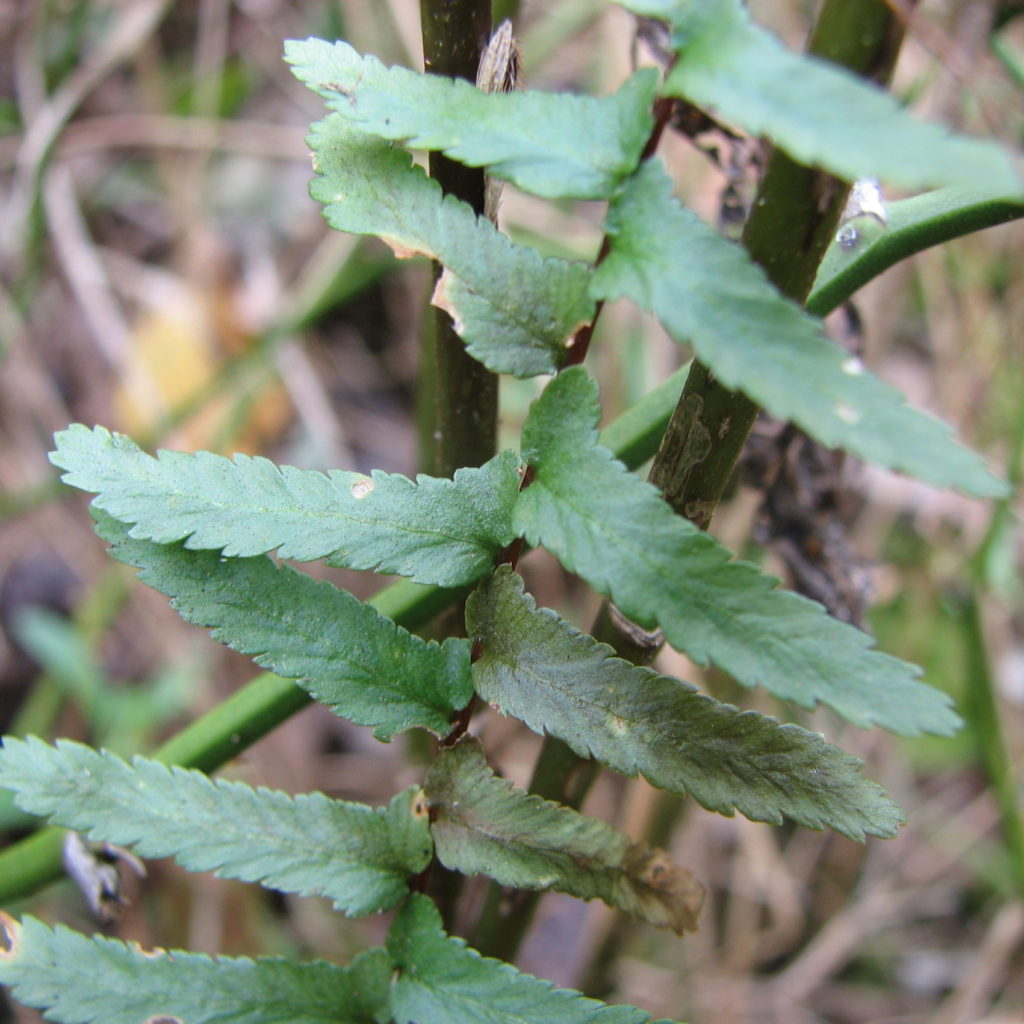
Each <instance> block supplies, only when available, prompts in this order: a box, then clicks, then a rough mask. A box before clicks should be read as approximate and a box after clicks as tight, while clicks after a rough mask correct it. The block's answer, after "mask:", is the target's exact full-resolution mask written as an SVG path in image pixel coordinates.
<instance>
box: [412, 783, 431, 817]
mask: <svg viewBox="0 0 1024 1024" xmlns="http://www.w3.org/2000/svg"><path fill="white" fill-rule="evenodd" d="M411 810H412V816H413V817H414V818H429V817H430V807H429V806H428V804H427V794H426V793H424V792H423V790H422V789H418V790H417V791H416V792H415V793H414V794H413V797H412V808H411Z"/></svg>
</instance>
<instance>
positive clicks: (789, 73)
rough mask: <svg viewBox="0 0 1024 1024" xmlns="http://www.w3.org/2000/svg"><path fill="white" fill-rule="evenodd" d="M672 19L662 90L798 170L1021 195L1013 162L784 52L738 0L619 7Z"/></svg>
mask: <svg viewBox="0 0 1024 1024" xmlns="http://www.w3.org/2000/svg"><path fill="white" fill-rule="evenodd" d="M620 2H621V3H622V6H624V7H627V8H629V9H630V10H632V11H634V12H636V13H637V14H646V15H651V16H653V17H659V18H662V19H665V20H668V21H669V22H670V23H671V25H672V27H673V34H672V45H673V49H674V50H675V52H676V54H677V55H678V59H677V60H676V62H675V64H674V65H673V67H672V69H671V71H670V72H669V74H668V78H667V80H666V82H665V92H666V94H667V95H670V96H681V97H684V98H685V99H687V100H689V101H690V102H691V103H695V104H696V105H697V106H699V107H704V108H707V109H709V110H712V111H714V112H715V113H716V114H717V115H718V116H719V117H721V118H722V119H724V120H726V121H729V122H731V123H732V124H735V125H738V126H739V127H741V128H743V129H744V130H745V131H747V132H750V133H751V134H752V135H765V136H767V137H768V138H770V139H771V140H772V141H774V142H775V143H777V144H778V145H779V146H780V147H781V148H782V149H784V150H785V151H786V152H787V153H789V154H790V156H792V157H794V158H795V159H796V160H798V161H800V162H801V163H805V164H810V165H816V166H820V167H824V168H825V169H826V170H829V171H832V172H833V173H834V174H836V175H838V176H839V177H841V178H844V179H846V180H851V181H852V180H854V179H856V178H862V177H871V176H873V177H877V178H881V179H882V180H883V181H886V182H889V183H891V184H892V185H897V186H900V187H902V188H907V189H921V188H929V187H932V186H939V185H975V186H978V187H982V188H993V189H996V190H998V191H1000V192H1005V193H1006V194H1007V195H1013V194H1020V193H1021V192H1022V191H1024V181H1022V178H1021V174H1020V171H1019V169H1018V168H1015V166H1014V159H1013V157H1011V155H1010V154H1009V153H1008V152H1006V151H1005V150H1003V149H1002V148H1000V147H999V146H997V145H996V144H994V143H992V142H988V141H983V140H979V139H972V138H968V137H966V136H954V135H952V134H951V133H950V132H949V131H948V130H947V129H946V128H945V127H943V126H941V125H936V124H929V123H927V122H924V121H919V120H917V119H916V118H914V117H912V116H911V115H910V114H908V113H907V112H906V111H904V110H903V109H902V108H901V107H900V106H899V104H898V103H897V102H896V100H895V99H893V98H892V97H891V96H889V95H888V94H887V93H885V92H883V91H882V90H881V89H878V88H876V87H875V86H873V85H870V84H868V83H866V82H865V81H864V80H863V79H861V78H858V77H857V76H855V75H853V74H852V73H851V72H849V71H846V70H845V69H843V68H840V67H837V66H836V65H834V64H830V63H827V62H826V61H824V60H821V59H819V58H816V57H812V56H808V55H805V54H797V53H794V52H792V51H791V50H788V49H786V48H785V47H784V46H782V44H781V43H779V41H778V40H777V39H775V37H774V36H772V35H771V34H770V33H768V32H766V31H765V30H764V29H762V28H761V27H760V26H758V25H756V24H754V23H753V22H752V21H751V20H750V17H749V15H748V14H747V11H746V8H745V7H744V5H743V4H742V3H741V0H620Z"/></svg>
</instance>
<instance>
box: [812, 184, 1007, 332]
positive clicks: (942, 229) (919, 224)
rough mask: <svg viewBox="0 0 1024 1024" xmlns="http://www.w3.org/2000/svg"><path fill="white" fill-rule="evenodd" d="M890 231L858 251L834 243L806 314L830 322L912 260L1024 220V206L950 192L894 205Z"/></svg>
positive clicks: (879, 232)
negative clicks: (863, 290) (861, 292)
mask: <svg viewBox="0 0 1024 1024" xmlns="http://www.w3.org/2000/svg"><path fill="white" fill-rule="evenodd" d="M887 212H888V220H887V225H886V226H885V227H882V225H880V224H878V225H874V224H869V225H868V226H867V227H868V229H869V230H870V232H871V235H872V237H870V238H865V239H864V241H863V242H862V244H861V245H860V246H858V247H856V248H854V249H849V250H848V249H844V248H843V246H841V245H840V244H839V243H838V242H837V241H833V243H832V245H831V246H830V247H829V250H828V252H827V253H826V254H825V258H824V259H823V260H822V261H821V266H820V268H819V269H818V276H817V279H816V280H815V282H814V290H813V291H812V292H811V294H810V296H809V297H808V299H807V310H808V312H810V313H814V315H815V316H827V315H828V314H829V313H831V312H832V310H834V309H836V308H837V307H838V306H839V305H841V304H842V303H843V302H845V301H846V300H847V299H848V298H850V296H851V295H853V293H854V292H855V291H857V289H858V288H860V287H862V286H863V285H865V284H867V282H868V281H871V280H873V279H874V278H876V277H878V275H879V274H881V273H883V272H884V271H886V270H888V269H889V268H890V267H891V266H892V265H893V264H895V263H899V262H900V260H905V259H906V258H907V257H908V256H913V255H914V254H915V253H919V252H922V251H923V250H924V249H930V248H931V247H932V246H934V245H941V244H942V243H943V242H948V241H950V240H951V239H953V238H960V237H961V236H962V235H967V234H970V233H971V232H973V231H981V230H982V229H984V228H990V227H995V226H997V225H999V224H1006V223H1008V222H1009V221H1012V220H1017V219H1018V218H1020V217H1024V202H1022V201H1021V200H1019V199H1009V198H1005V197H1003V196H994V195H990V194H988V193H985V192H981V191H978V190H977V189H968V188H960V187H951V188H943V189H939V190H937V191H935V192H926V193H925V194H924V195H920V196H914V197H913V198H912V199H902V200H899V201H897V202H895V203H890V204H889V207H888V211H887Z"/></svg>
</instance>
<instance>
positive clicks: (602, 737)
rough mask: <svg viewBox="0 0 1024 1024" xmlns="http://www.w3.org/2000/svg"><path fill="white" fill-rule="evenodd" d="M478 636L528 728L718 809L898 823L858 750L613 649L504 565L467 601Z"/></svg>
mask: <svg viewBox="0 0 1024 1024" xmlns="http://www.w3.org/2000/svg"><path fill="white" fill-rule="evenodd" d="M466 621H467V626H468V628H469V629H470V630H471V633H472V636H473V638H474V639H475V640H477V641H479V642H480V643H481V645H482V647H483V653H482V655H481V657H480V658H479V659H478V660H477V661H476V662H474V664H473V677H474V679H475V681H476V687H477V692H478V693H479V694H480V696H481V697H482V698H483V699H484V700H486V701H488V702H489V703H492V704H495V705H497V706H498V707H499V708H500V709H501V710H502V711H503V712H504V713H505V714H509V715H514V716H515V717H517V718H521V719H522V720H523V721H524V722H525V723H526V724H527V725H528V726H529V727H530V728H531V729H533V730H534V731H535V732H539V733H541V734H543V733H545V732H548V733H550V734H551V735H553V736H557V737H558V738H559V739H561V740H564V741H565V742H566V743H568V744H569V746H570V747H572V749H573V750H574V751H576V753H577V754H579V755H580V756H582V757H593V758H595V759H596V760H598V761H600V762H601V763H602V764H605V765H607V766H608V767H609V768H614V769H615V770H616V771H620V772H624V773H625V774H627V775H636V774H637V773H638V772H639V773H641V774H643V775H644V777H645V778H647V779H649V780H650V782H652V783H653V784H654V785H655V786H658V787H659V788H661V789H666V790H668V791H670V792H673V793H690V794H691V795H692V796H693V797H694V799H696V800H697V801H698V802H699V803H700V804H701V805H703V806H704V807H706V808H708V809H709V810H712V811H717V812H719V813H720V814H727V815H731V814H732V813H733V812H734V811H737V810H738V811H739V812H740V813H741V814H744V815H746V817H748V818H751V819H753V820H754V821H769V822H773V823H776V824H778V823H779V822H781V821H782V816H783V815H786V816H787V817H790V818H792V819H793V820H794V821H797V822H799V823H800V824H802V825H807V826H808V827H810V828H832V829H835V830H836V831H837V832H842V833H843V834H844V835H847V836H850V837H851V838H852V839H863V838H864V835H865V834H870V835H878V836H892V835H895V833H896V830H897V828H898V826H899V824H900V823H901V822H902V820H903V817H902V815H901V813H900V810H899V808H898V807H897V806H896V805H895V804H894V803H893V802H892V801H891V800H890V799H889V798H888V797H887V796H886V795H885V793H884V791H883V790H882V789H881V787H879V786H877V785H876V784H875V783H873V782H870V781H868V780H867V779H865V778H864V777H863V776H862V775H861V774H860V764H861V762H860V761H858V760H857V759H856V758H854V757H851V756H850V755H848V754H845V753H843V752H842V751H841V750H839V749H838V748H836V747H833V746H831V745H830V744H828V743H826V742H825V740H824V739H823V738H822V737H821V736H820V735H819V734H818V733H813V732H808V731H807V730H806V729H802V728H800V727H799V726H796V725H781V724H780V723H779V722H777V721H776V720H775V719H774V718H769V717H767V716H766V715H761V714H758V713H757V712H755V711H740V710H738V709H737V708H734V707H732V706H731V705H729V704H720V703H718V701H715V700H712V698H710V697H707V696H705V695H704V694H701V693H698V692H697V691H696V690H695V689H693V687H692V686H690V685H689V684H688V683H684V682H683V681H682V680H679V679H674V678H672V677H670V676H661V675H658V674H657V673H656V672H654V671H653V670H652V669H649V668H643V667H638V666H636V665H632V664H630V663H629V662H628V661H623V660H622V659H620V658H616V657H615V656H614V654H615V652H614V651H613V650H612V648H611V647H608V646H607V645H606V644H601V643H598V641H596V640H595V639H594V638H593V637H590V636H587V635H586V634H585V633H580V632H579V631H578V630H576V629H575V628H574V627H573V626H571V625H570V624H569V623H568V622H565V621H564V620H563V619H560V618H559V617H558V616H557V615H556V614H555V613H554V612H553V611H551V610H550V609H540V610H538V609H537V606H536V604H535V603H534V600H533V598H532V597H530V595H528V594H524V593H523V582H522V579H521V578H520V577H519V576H517V575H515V573H513V572H511V571H509V570H508V569H507V568H506V567H502V568H500V569H499V570H498V571H497V572H496V573H495V575H494V576H493V577H491V578H490V579H486V580H483V581H481V583H480V584H479V587H478V588H477V590H476V591H474V592H473V594H472V595H471V596H470V599H469V602H468V604H467V607H466Z"/></svg>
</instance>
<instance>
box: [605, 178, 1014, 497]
mask: <svg viewBox="0 0 1024 1024" xmlns="http://www.w3.org/2000/svg"><path fill="white" fill-rule="evenodd" d="M607 231H608V235H609V237H610V239H611V251H610V252H609V254H608V257H607V258H606V259H605V260H604V262H603V263H602V264H601V265H600V266H599V267H598V268H597V270H596V272H595V276H594V281H593V288H592V290H593V294H594V296H595V297H596V298H599V299H614V298H619V297H621V296H623V295H625V296H628V297H629V298H630V299H632V300H633V301H634V302H635V303H637V305H639V306H641V307H642V308H644V309H646V310H649V311H651V312H653V313H654V314H655V315H656V316H657V317H658V318H659V319H660V320H661V322H662V323H663V324H664V325H665V327H666V329H667V330H668V332H669V333H670V334H671V335H672V336H673V337H674V338H675V339H676V340H677V341H679V342H682V343H684V344H689V345H692V347H693V350H694V352H695V353H696V354H697V358H699V359H700V360H701V361H702V362H703V363H704V364H706V365H707V366H708V367H709V368H710V369H711V370H712V371H713V372H714V374H715V376H716V377H717V378H718V379H719V380H721V381H722V383H723V384H725V385H727V386H728V387H730V388H735V389H738V390H741V391H744V392H745V393H746V394H747V395H749V396H750V397H751V398H752V399H754V400H755V401H756V402H758V403H760V404H761V405H763V406H765V408H766V409H768V411H769V412H771V413H772V415H774V416H777V417H778V418H780V419H789V420H793V421H794V422H796V423H797V424H799V425H800V426H801V427H802V428H803V429H804V430H805V431H807V433H809V434H810V435H811V436H812V437H815V438H817V439H818V440H819V441H821V442H822V443H823V444H825V445H829V446H835V447H841V448H845V449H847V450H848V451H851V452H853V453H854V454H855V455H858V456H860V457H861V458H863V459H867V460H869V461H872V462H878V463H881V464H882V465H884V466H890V467H892V468H893V469H900V470H903V471H904V472H907V473H910V474H912V475H914V476H917V477H920V478H921V479H922V480H927V481H928V482H929V483H932V484H935V485H936V486H938V487H950V486H953V487H956V488H957V489H958V490H961V491H964V492H965V493H969V494H976V495H980V496H985V497H991V496H996V495H999V494H1002V493H1003V492H1004V491H1005V485H1004V484H1003V483H1002V482H1001V481H1000V480H998V479H997V478H996V477H994V476H992V475H991V474H990V473H989V472H988V470H986V468H985V465H984V463H983V462H982V460H981V459H980V458H979V457H978V456H977V455H975V454H974V453H973V452H971V451H968V450H967V449H966V448H961V447H960V446H959V445H957V444H955V443H953V442H952V441H951V439H950V436H949V429H948V427H946V426H945V424H943V423H940V422H939V421H938V420H936V419H933V418H932V417H931V416H929V415H927V414H926V413H921V412H917V411H916V410H913V409H911V408H909V407H908V406H906V405H904V404H903V396H902V395H900V394H899V392H897V391H896V390H895V389H893V388H890V387H889V386H888V385H887V384H883V383H882V382H881V381H880V380H879V379H878V378H877V377H875V376H873V375H872V374H870V373H868V372H866V371H865V369H864V367H863V364H861V362H860V361H859V360H857V359H855V358H853V357H851V356H849V355H848V354H847V353H845V352H843V351H842V349H840V348H839V347H838V346H836V345H834V344H833V343H832V342H831V341H829V340H828V338H826V337H825V334H824V332H823V330H822V326H821V322H820V321H819V320H817V319H814V318H812V317H810V316H808V315H807V314H806V313H804V312H803V311H802V310H800V309H799V308H798V307H797V306H796V305H794V304H793V303H791V302H789V301H787V300H786V299H784V298H782V296H781V295H779V293H778V292H777V291H776V289H775V288H774V287H773V286H772V285H771V284H770V283H769V281H768V279H767V278H766V277H765V275H764V272H763V271H762V270H761V269H760V268H759V267H757V266H755V265H754V264H753V263H752V262H751V261H750V260H749V258H748V257H747V256H746V254H745V253H744V251H743V250H742V249H741V248H739V247H738V246H736V245H735V244H733V243H732V242H729V241H727V240H726V239H724V238H722V237H721V236H720V235H719V234H717V233H716V232H715V231H713V230H712V229H711V228H710V227H709V226H708V225H707V224H705V223H704V221H702V220H701V219H700V218H699V217H697V216H696V215H695V214H693V213H691V212H690V211H689V210H686V209H684V208H683V207H682V206H681V205H680V204H679V202H678V201H677V200H676V199H675V198H674V197H673V196H672V181H671V179H670V178H669V177H668V175H667V174H666V173H665V170H664V168H663V167H662V165H661V163H660V162H659V161H654V160H652V161H649V162H648V163H646V164H645V165H644V166H643V167H642V168H641V169H640V171H639V172H638V173H637V175H636V176H635V177H634V178H633V179H631V180H630V181H629V182H628V183H627V184H626V185H625V187H624V188H623V189H622V191H621V192H620V193H619V194H618V195H617V196H616V197H615V199H614V201H613V202H612V204H611V206H610V208H609V211H608V222H607Z"/></svg>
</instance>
